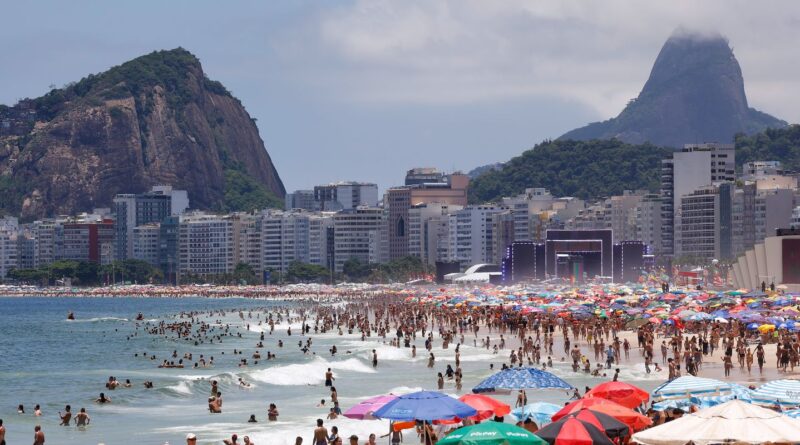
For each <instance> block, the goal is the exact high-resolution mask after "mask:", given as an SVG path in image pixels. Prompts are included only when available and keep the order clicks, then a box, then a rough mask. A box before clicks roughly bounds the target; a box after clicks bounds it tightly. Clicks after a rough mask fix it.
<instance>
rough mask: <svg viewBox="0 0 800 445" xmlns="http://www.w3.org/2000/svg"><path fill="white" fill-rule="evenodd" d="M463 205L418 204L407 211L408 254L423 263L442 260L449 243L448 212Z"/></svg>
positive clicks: (431, 263) (430, 263)
mask: <svg viewBox="0 0 800 445" xmlns="http://www.w3.org/2000/svg"><path fill="white" fill-rule="evenodd" d="M462 208H463V207H462V206H458V205H448V204H441V203H430V204H418V205H416V206H414V207H412V208H410V209H409V211H408V254H409V256H413V257H417V258H419V259H420V260H421V261H422V262H423V263H425V264H428V265H431V266H433V265H435V264H436V262H437V261H444V260H445V259H446V258H447V256H446V252H447V250H448V249H447V245H448V244H449V240H448V238H449V226H450V225H449V220H450V218H449V214H450V213H452V212H455V211H458V210H461V209H462Z"/></svg>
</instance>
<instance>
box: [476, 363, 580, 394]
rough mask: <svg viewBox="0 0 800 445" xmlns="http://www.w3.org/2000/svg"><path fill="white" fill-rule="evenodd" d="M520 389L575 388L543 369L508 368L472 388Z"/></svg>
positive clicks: (503, 390)
mask: <svg viewBox="0 0 800 445" xmlns="http://www.w3.org/2000/svg"><path fill="white" fill-rule="evenodd" d="M518 389H573V386H572V385H570V384H569V383H567V382H565V381H564V380H562V379H560V378H558V377H556V376H555V375H553V374H551V373H549V372H547V371H542V370H541V369H536V368H508V369H504V370H502V371H500V372H498V373H496V374H493V375H491V376H489V377H488V378H487V379H485V380H484V381H482V382H480V383H479V384H478V386H476V387H474V388H472V392H474V393H476V394H477V393H482V392H510V391H512V390H518Z"/></svg>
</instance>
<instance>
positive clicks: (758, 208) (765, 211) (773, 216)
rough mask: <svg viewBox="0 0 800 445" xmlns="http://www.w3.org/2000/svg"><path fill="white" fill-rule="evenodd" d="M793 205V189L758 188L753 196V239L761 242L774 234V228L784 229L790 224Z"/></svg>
mask: <svg viewBox="0 0 800 445" xmlns="http://www.w3.org/2000/svg"><path fill="white" fill-rule="evenodd" d="M793 207H794V190H790V189H785V188H783V189H772V190H758V191H757V192H756V197H755V215H754V219H755V224H754V225H755V240H756V242H759V243H760V242H763V240H764V238H766V237H768V236H775V229H785V228H786V227H788V226H789V225H790V224H791V221H792V210H793Z"/></svg>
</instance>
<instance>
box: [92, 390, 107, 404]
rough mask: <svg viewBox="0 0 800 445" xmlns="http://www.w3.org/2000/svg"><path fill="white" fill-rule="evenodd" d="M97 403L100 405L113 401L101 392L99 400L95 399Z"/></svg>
mask: <svg viewBox="0 0 800 445" xmlns="http://www.w3.org/2000/svg"><path fill="white" fill-rule="evenodd" d="M95 402H97V403H100V404H104V403H111V399H110V398H108V397H106V395H105V393H102V392H101V393H100V397H98V398H97V399H95Z"/></svg>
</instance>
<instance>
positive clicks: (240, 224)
mask: <svg viewBox="0 0 800 445" xmlns="http://www.w3.org/2000/svg"><path fill="white" fill-rule="evenodd" d="M231 222H232V224H233V265H234V268H235V267H236V265H237V264H239V263H243V264H247V265H249V266H250V267H252V268H253V270H254V271H255V272H256V274H257V275H260V274H261V272H262V271H263V270H264V269H263V266H262V260H263V254H262V250H261V215H253V214H250V213H234V214H232V215H231Z"/></svg>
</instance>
